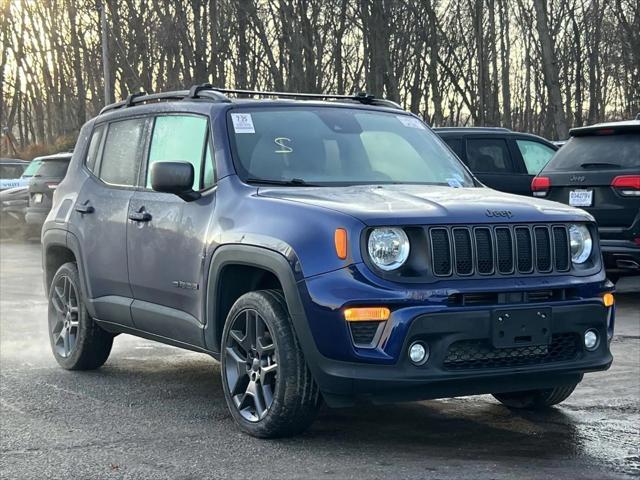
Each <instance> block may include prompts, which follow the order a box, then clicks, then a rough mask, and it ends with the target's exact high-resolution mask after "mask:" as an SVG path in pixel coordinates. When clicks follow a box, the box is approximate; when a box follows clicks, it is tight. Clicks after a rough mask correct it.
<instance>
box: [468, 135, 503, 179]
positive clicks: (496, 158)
mask: <svg viewBox="0 0 640 480" xmlns="http://www.w3.org/2000/svg"><path fill="white" fill-rule="evenodd" d="M467 164H468V165H469V168H470V169H471V171H472V172H482V173H512V172H513V165H512V164H511V157H510V155H509V148H508V147H507V142H506V140H504V139H502V138H470V139H468V140H467Z"/></svg>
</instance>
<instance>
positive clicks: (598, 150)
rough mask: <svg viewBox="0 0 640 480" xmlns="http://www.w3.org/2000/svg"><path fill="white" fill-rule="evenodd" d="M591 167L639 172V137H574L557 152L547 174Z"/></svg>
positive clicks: (547, 169)
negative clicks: (635, 170)
mask: <svg viewBox="0 0 640 480" xmlns="http://www.w3.org/2000/svg"><path fill="white" fill-rule="evenodd" d="M590 168H601V169H605V168H613V169H615V168H625V169H640V135H639V134H633V133H627V134H623V135H602V136H591V137H572V138H571V139H570V140H569V141H568V142H567V143H566V145H564V146H563V147H562V148H561V149H560V150H558V152H557V153H556V155H555V157H553V160H552V161H551V162H549V164H548V165H547V167H546V168H545V171H554V170H557V171H566V170H569V171H575V170H583V169H590Z"/></svg>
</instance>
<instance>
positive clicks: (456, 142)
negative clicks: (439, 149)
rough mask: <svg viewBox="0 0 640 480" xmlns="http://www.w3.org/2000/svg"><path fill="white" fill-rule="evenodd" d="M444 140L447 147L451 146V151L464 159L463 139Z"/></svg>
mask: <svg viewBox="0 0 640 480" xmlns="http://www.w3.org/2000/svg"><path fill="white" fill-rule="evenodd" d="M443 140H444V141H445V143H446V144H447V145H449V147H451V150H453V151H454V152H455V154H456V155H457V156H458V157H459V158H462V157H463V155H462V148H463V143H462V139H461V138H443Z"/></svg>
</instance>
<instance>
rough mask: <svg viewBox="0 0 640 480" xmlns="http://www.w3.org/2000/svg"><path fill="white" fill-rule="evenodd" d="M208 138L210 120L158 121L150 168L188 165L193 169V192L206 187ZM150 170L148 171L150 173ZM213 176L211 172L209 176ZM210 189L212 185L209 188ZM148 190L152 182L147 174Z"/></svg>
mask: <svg viewBox="0 0 640 480" xmlns="http://www.w3.org/2000/svg"><path fill="white" fill-rule="evenodd" d="M206 137H207V119H206V118H205V117H198V116H193V115H170V116H163V117H157V118H156V121H155V125H154V127H153V138H152V140H151V150H150V151H149V167H150V166H151V165H152V164H153V163H155V162H189V163H190V164H192V165H193V172H194V179H193V189H194V190H200V189H201V188H202V186H203V184H202V183H201V180H200V179H201V178H202V177H203V172H204V168H203V162H202V159H203V156H204V154H205V149H204V146H205V141H206ZM149 171H150V168H147V172H149ZM208 174H209V175H211V172H209V173H208ZM208 186H211V185H208ZM147 187H148V188H151V179H150V178H148V174H147Z"/></svg>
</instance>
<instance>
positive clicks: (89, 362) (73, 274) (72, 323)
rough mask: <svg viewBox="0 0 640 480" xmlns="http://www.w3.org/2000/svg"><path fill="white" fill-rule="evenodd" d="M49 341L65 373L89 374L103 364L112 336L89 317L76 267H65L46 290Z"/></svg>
mask: <svg viewBox="0 0 640 480" xmlns="http://www.w3.org/2000/svg"><path fill="white" fill-rule="evenodd" d="M49 340H50V342H51V350H53V356H54V357H55V359H56V361H57V362H58V364H60V366H61V367H62V368H66V369H67V370H92V369H95V368H98V367H100V366H101V365H102V364H103V363H104V362H106V360H107V358H108V357H109V353H110V352H111V346H112V344H113V335H112V334H110V333H108V332H106V331H105V330H103V329H101V328H100V327H99V326H98V325H96V323H95V322H94V321H93V319H92V318H91V317H90V316H89V313H88V312H87V310H86V308H85V305H84V299H83V297H82V291H81V290H80V276H79V275H78V267H77V266H76V264H75V263H71V262H70V263H65V264H64V265H62V266H61V267H60V268H59V269H58V271H57V272H56V274H55V275H54V277H53V280H52V282H51V287H50V290H49Z"/></svg>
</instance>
